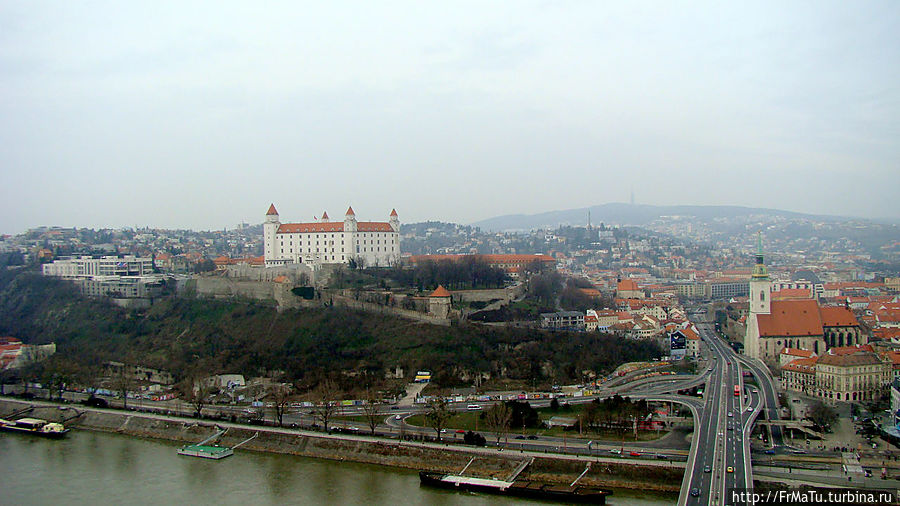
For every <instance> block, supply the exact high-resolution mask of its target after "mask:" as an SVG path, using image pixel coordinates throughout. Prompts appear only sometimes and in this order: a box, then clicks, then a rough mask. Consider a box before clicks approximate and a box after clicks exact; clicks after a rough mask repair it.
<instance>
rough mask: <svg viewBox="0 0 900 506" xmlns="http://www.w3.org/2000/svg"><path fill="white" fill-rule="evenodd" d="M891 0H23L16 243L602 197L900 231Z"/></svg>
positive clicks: (9, 118) (475, 216)
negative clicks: (733, 0)
mask: <svg viewBox="0 0 900 506" xmlns="http://www.w3.org/2000/svg"><path fill="white" fill-rule="evenodd" d="M897 21H900V4H898V3H897V2H891V1H863V2H855V3H844V2H805V3H804V2H795V3H788V4H784V3H781V2H760V3H754V4H751V5H732V4H727V3H726V4H721V3H714V2H699V3H698V2H691V3H671V2H628V3H590V2H588V3H565V4H553V3H545V2H497V3H490V4H483V3H475V2H458V3H457V2H455V3H452V4H446V5H443V4H442V5H433V4H422V3H418V2H391V3H384V4H381V3H378V4H356V3H340V2H336V3H328V4H322V3H306V2H300V3H298V2H292V3H272V4H266V5H265V6H264V7H260V6H257V5H251V4H245V3H236V2H215V3H212V2H209V3H206V2H188V3H154V2H134V3H115V2H108V3H107V2H96V3H84V4H80V3H79V4H73V3H67V2H44V3H25V4H23V3H16V2H9V1H6V2H2V1H0V88H2V89H3V90H4V91H3V94H2V96H0V136H2V139H3V142H2V143H0V183H2V187H3V189H4V190H3V193H2V196H3V198H2V199H0V233H5V234H17V233H21V232H23V231H25V230H27V229H29V228H34V227H37V226H63V227H72V226H77V227H85V228H95V229H96V228H121V227H152V228H166V229H176V228H177V229H194V230H218V229H222V228H232V227H234V226H235V225H237V224H238V223H241V222H246V223H251V224H256V223H260V222H261V221H262V220H263V217H264V215H265V211H266V209H267V208H268V206H269V204H270V203H274V204H275V206H276V207H277V208H278V210H279V212H280V213H281V219H282V221H286V222H296V221H310V220H311V219H312V218H313V216H319V215H321V213H322V212H323V211H328V213H329V215H330V216H331V217H332V219H340V217H342V216H343V213H344V211H345V210H346V209H347V206H350V205H352V206H353V208H354V210H355V211H356V213H357V215H358V217H359V218H360V219H361V220H371V221H382V220H386V219H387V216H388V213H390V211H391V209H394V208H396V210H397V212H398V213H399V215H400V220H401V222H403V223H412V222H420V221H428V220H439V221H447V222H456V223H463V224H468V223H473V222H476V221H480V220H484V219H488V218H491V217H496V216H502V215H508V214H537V213H542V212H548V211H554V210H564V209H577V208H584V207H590V206H594V205H603V204H604V203H613V202H628V201H629V198H630V194H631V191H632V188H633V190H634V194H635V202H636V203H638V204H652V205H737V206H744V207H761V208H771V209H779V210H786V211H795V212H801V213H809V214H823V215H837V216H848V217H861V218H868V219H891V220H896V219H897V218H900V199H897V198H896V193H897V188H898V187H900V148H898V139H900V86H898V84H900V69H898V66H897V65H896V64H892V63H890V62H896V61H900V35H898V34H897V31H896V24H897Z"/></svg>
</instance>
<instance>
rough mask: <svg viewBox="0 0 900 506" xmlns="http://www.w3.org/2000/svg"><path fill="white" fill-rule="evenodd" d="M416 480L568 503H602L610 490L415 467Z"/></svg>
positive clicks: (463, 488)
mask: <svg viewBox="0 0 900 506" xmlns="http://www.w3.org/2000/svg"><path fill="white" fill-rule="evenodd" d="M419 480H420V481H421V483H422V484H423V485H430V486H433V487H440V488H446V489H453V490H467V491H472V492H487V493H489V494H501V495H509V496H517V497H530V498H534V499H548V500H553V501H564V502H570V503H571V502H585V503H593V504H605V503H606V497H607V496H609V495H611V494H612V491H610V490H605V489H601V488H597V487H588V486H582V485H552V484H549V483H541V482H536V481H528V480H515V481H504V480H495V479H486V478H474V477H469V476H459V475H455V474H443V473H434V472H430V471H419Z"/></svg>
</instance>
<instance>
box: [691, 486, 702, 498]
mask: <svg viewBox="0 0 900 506" xmlns="http://www.w3.org/2000/svg"><path fill="white" fill-rule="evenodd" d="M691 497H700V489H699V488H697V487H694V488H692V489H691Z"/></svg>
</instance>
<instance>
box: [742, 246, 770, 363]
mask: <svg viewBox="0 0 900 506" xmlns="http://www.w3.org/2000/svg"><path fill="white" fill-rule="evenodd" d="M771 312H772V282H771V281H770V280H769V270H768V269H767V268H766V263H765V261H764V259H763V253H762V234H761V233H760V234H757V236H756V264H754V265H753V273H752V274H751V275H750V314H749V315H747V333H746V334H745V335H744V353H745V354H746V355H748V356H750V357H753V358H760V357H761V356H762V355H763V353H762V351H761V350H760V348H759V347H760V341H759V321H758V320H757V316H759V315H763V314H770V313H771Z"/></svg>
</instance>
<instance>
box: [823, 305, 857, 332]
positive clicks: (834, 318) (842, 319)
mask: <svg viewBox="0 0 900 506" xmlns="http://www.w3.org/2000/svg"><path fill="white" fill-rule="evenodd" d="M819 312H820V313H821V314H822V325H823V326H825V327H853V326H856V325H859V322H858V321H856V317H855V316H853V312H851V311H850V310H849V309H847V308H845V307H834V306H826V307H821V308H819Z"/></svg>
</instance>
